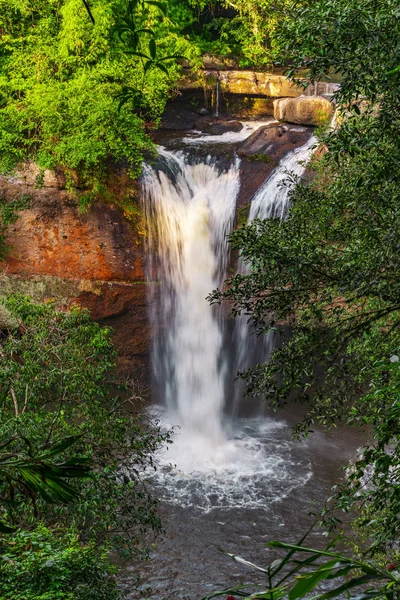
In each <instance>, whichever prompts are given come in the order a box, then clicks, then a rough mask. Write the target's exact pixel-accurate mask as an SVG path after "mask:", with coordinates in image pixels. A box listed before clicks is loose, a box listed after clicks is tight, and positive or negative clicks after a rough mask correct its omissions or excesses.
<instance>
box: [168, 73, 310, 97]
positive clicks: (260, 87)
mask: <svg viewBox="0 0 400 600" xmlns="http://www.w3.org/2000/svg"><path fill="white" fill-rule="evenodd" d="M216 79H219V81H220V84H221V91H222V92H226V93H229V94H242V95H245V96H248V95H255V96H269V97H272V98H282V97H287V96H290V97H296V96H300V94H302V93H303V88H301V87H299V86H297V85H295V84H293V83H292V82H291V81H290V80H289V79H288V78H287V77H285V76H284V75H275V74H274V73H262V72H256V71H235V70H229V71H224V70H217V71H211V72H207V71H204V72H203V73H200V74H197V73H196V74H192V73H191V74H188V75H187V77H185V78H184V79H182V80H181V81H180V82H179V83H178V86H179V88H180V89H195V88H198V87H203V86H204V85H212V84H213V83H214V82H215V81H216Z"/></svg>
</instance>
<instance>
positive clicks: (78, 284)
mask: <svg viewBox="0 0 400 600" xmlns="http://www.w3.org/2000/svg"><path fill="white" fill-rule="evenodd" d="M0 193H1V194H2V195H3V196H5V197H8V198H11V197H15V196H17V195H21V194H27V195H28V196H29V197H30V207H29V208H28V209H26V210H24V211H22V212H21V214H20V218H19V219H18V221H17V222H16V223H15V224H14V225H13V226H12V227H10V229H9V233H8V245H9V247H10V251H9V253H8V256H7V258H6V260H5V261H4V262H3V263H0V272H1V273H2V274H3V275H2V277H1V280H0V293H2V294H4V293H7V292H12V291H18V292H22V293H27V294H29V295H31V296H32V297H33V298H35V299H37V300H46V299H51V298H54V299H55V300H56V301H57V302H58V303H60V304H61V305H64V306H69V305H71V304H73V303H75V304H79V305H81V306H83V307H86V308H88V309H89V310H90V311H91V314H92V316H93V318H94V319H96V320H98V321H99V322H101V323H102V324H104V325H110V326H111V327H113V328H114V331H115V333H114V340H115V344H116V346H117V348H118V351H119V358H118V367H119V369H120V370H121V371H123V372H124V373H126V374H127V375H133V374H134V375H135V377H138V376H139V377H140V376H143V377H145V378H147V371H148V352H149V346H150V332H149V323H148V318H147V308H146V281H145V276H144V252H143V234H142V232H141V231H140V226H139V223H140V219H134V220H133V221H129V220H127V219H126V218H125V217H124V215H123V211H122V210H121V208H119V207H117V206H113V205H110V204H95V205H93V206H92V207H91V208H90V209H89V210H88V211H87V212H86V213H83V214H80V212H79V210H78V204H77V202H76V200H75V199H74V198H73V197H72V196H71V195H70V194H69V193H68V192H67V191H65V190H60V189H57V188H54V187H53V188H46V189H35V188H34V187H33V186H32V185H27V184H26V183H25V182H22V181H21V180H18V179H11V180H10V179H6V178H0Z"/></svg>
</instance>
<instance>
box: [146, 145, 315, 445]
mask: <svg viewBox="0 0 400 600" xmlns="http://www.w3.org/2000/svg"><path fill="white" fill-rule="evenodd" d="M221 137H222V136H221ZM314 142H315V140H314V138H311V139H310V140H309V141H308V142H307V143H306V144H305V145H303V146H302V147H301V148H298V149H296V150H294V151H292V152H290V153H289V154H288V155H286V156H285V157H284V159H282V160H281V162H280V164H279V165H278V167H277V168H276V169H275V170H274V171H273V172H272V174H271V175H270V177H269V178H268V179H267V180H266V181H265V182H264V184H263V185H262V186H261V187H260V189H259V190H258V192H257V193H256V194H255V195H254V197H253V199H252V201H251V206H250V213H249V222H250V221H253V220H254V219H256V218H261V219H268V218H273V217H276V218H280V219H283V218H284V217H285V215H286V211H287V206H288V197H289V190H290V187H291V186H290V184H288V182H287V173H288V171H290V172H291V173H294V174H295V175H298V176H300V175H301V174H302V173H303V171H304V169H305V162H306V161H307V160H308V159H309V156H310V153H311V147H312V146H313V144H314ZM199 160H200V159H198V158H197V159H190V155H188V154H185V153H184V152H182V151H168V150H166V149H164V148H160V149H159V159H158V162H157V164H156V165H154V166H149V165H147V166H146V167H145V170H144V175H143V178H142V199H143V207H144V212H145V216H146V221H147V223H148V224H149V232H148V236H147V244H148V248H147V255H148V257H149V260H148V265H147V278H148V283H149V289H150V296H151V297H150V307H151V314H150V316H151V328H152V333H153V338H154V340H153V358H152V365H153V371H154V378H155V383H156V389H157V396H158V398H159V399H161V402H162V403H163V404H165V405H166V406H167V408H168V418H169V420H170V421H171V422H172V423H175V424H179V425H181V426H182V432H185V434H186V435H187V436H189V437H190V436H191V437H192V438H194V437H200V438H202V439H203V440H207V444H209V446H210V447H213V448H216V447H218V446H219V445H221V444H223V443H224V442H225V441H226V439H227V438H226V433H225V431H224V426H223V421H224V419H223V410H224V406H225V405H227V406H229V407H230V408H231V410H232V413H233V415H235V414H236V413H237V409H238V406H239V403H240V399H241V396H242V392H243V385H241V384H236V385H235V388H234V393H233V395H232V392H231V390H232V387H230V386H229V381H231V380H232V378H233V377H234V375H235V374H236V373H237V372H238V371H240V370H245V369H247V368H248V367H250V366H252V365H254V364H256V363H257V362H260V361H265V360H268V356H269V355H270V353H271V351H272V349H273V346H274V343H275V338H274V336H273V335H266V336H261V337H255V336H254V335H252V328H251V326H250V324H249V323H248V318H247V316H246V315H242V316H241V317H239V318H238V319H237V320H236V321H235V328H234V331H233V336H232V337H231V341H230V348H229V349H230V350H231V352H227V345H226V340H227V335H226V332H225V321H226V319H225V315H224V313H223V310H222V309H221V307H216V306H210V305H209V304H208V302H207V301H206V297H207V295H208V294H209V293H210V292H211V291H212V290H213V289H215V288H216V287H221V286H222V284H223V282H224V279H226V277H227V266H228V260H229V245H228V244H227V241H226V236H227V234H228V233H229V232H230V231H231V228H232V225H233V221H234V217H235V210H236V199H237V195H238V191H239V187H240V182H239V159H236V160H234V161H233V162H232V163H231V164H230V166H229V167H228V168H226V169H221V168H219V167H218V166H217V162H216V159H215V158H211V157H210V156H208V158H206V159H204V158H203V159H201V160H202V162H199ZM248 269H249V267H248V265H246V264H245V263H244V262H243V261H242V260H241V259H240V258H239V267H238V270H239V272H241V273H242V274H246V273H247V272H248ZM232 355H233V359H232ZM227 391H228V392H230V393H227Z"/></svg>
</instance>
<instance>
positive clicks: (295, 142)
mask: <svg viewBox="0 0 400 600" xmlns="http://www.w3.org/2000/svg"><path fill="white" fill-rule="evenodd" d="M309 135H310V134H309V132H308V131H307V129H306V128H304V127H288V126H287V125H280V124H278V123H269V124H268V125H264V126H263V127H260V128H259V129H257V131H255V132H254V133H252V134H251V135H250V137H248V138H247V139H246V140H245V141H244V142H242V143H241V144H240V145H239V146H238V148H237V153H238V155H239V156H241V157H243V156H247V157H252V156H259V155H261V154H265V155H267V156H268V157H270V158H271V160H272V157H274V156H275V155H276V153H277V152H278V151H279V154H280V153H281V152H282V151H283V152H285V153H286V152H288V151H289V150H290V149H291V148H292V147H297V146H299V145H301V144H304V143H305V142H306V141H307V139H308V138H309Z"/></svg>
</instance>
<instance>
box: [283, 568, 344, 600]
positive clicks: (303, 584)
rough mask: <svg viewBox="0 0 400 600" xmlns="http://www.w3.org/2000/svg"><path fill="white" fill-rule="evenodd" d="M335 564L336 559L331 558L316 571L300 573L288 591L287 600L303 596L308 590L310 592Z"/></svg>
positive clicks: (294, 599)
mask: <svg viewBox="0 0 400 600" xmlns="http://www.w3.org/2000/svg"><path fill="white" fill-rule="evenodd" d="M336 564H337V560H331V561H328V562H327V563H325V564H324V565H322V566H321V567H320V568H319V569H318V570H317V571H314V572H313V573H310V574H307V575H301V576H300V577H299V579H298V581H297V583H296V585H295V586H294V588H293V589H291V590H290V592H289V595H288V597H289V600H296V599H297V598H304V596H305V595H306V594H308V592H311V590H313V589H314V588H315V587H316V585H317V584H318V583H319V582H320V581H322V580H323V579H326V578H327V576H328V575H329V573H330V572H331V571H332V568H333V567H334V566H335V565H336Z"/></svg>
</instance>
